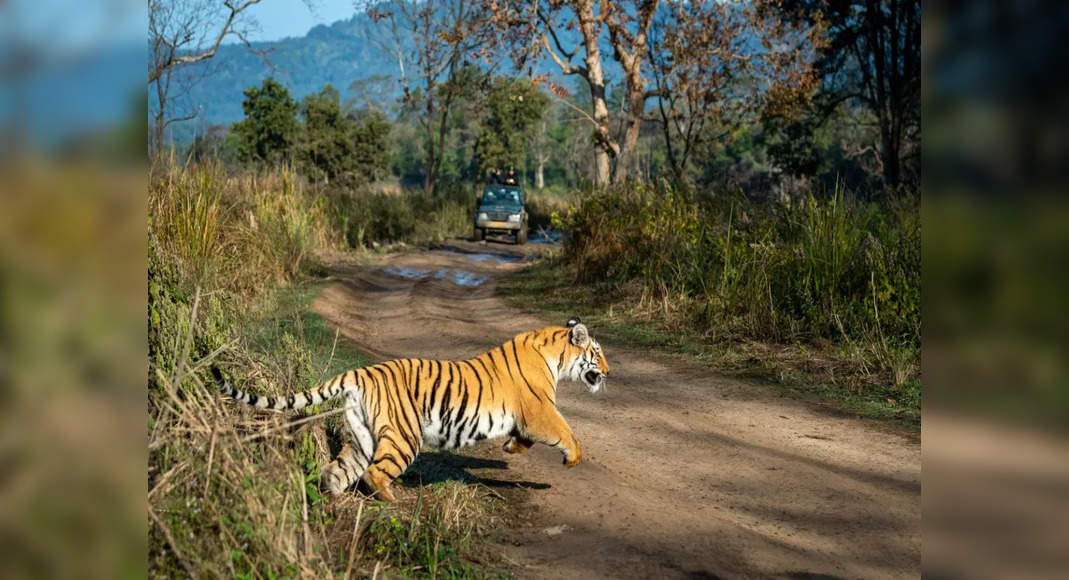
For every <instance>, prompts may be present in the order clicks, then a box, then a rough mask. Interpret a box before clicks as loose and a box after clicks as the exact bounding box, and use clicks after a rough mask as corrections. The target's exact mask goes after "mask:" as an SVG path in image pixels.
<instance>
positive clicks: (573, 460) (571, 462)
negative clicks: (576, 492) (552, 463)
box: [564, 449, 583, 467]
mask: <svg viewBox="0 0 1069 580" xmlns="http://www.w3.org/2000/svg"><path fill="white" fill-rule="evenodd" d="M582 460H583V458H582V453H580V452H579V450H578V449H576V450H575V453H574V454H573V455H572V456H571V457H568V456H567V455H565V456H564V466H565V467H575V466H576V465H579V462H580V461H582Z"/></svg>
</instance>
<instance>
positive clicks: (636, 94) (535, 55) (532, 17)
mask: <svg viewBox="0 0 1069 580" xmlns="http://www.w3.org/2000/svg"><path fill="white" fill-rule="evenodd" d="M490 4H491V5H492V7H493V9H494V11H495V14H496V16H495V23H497V24H498V26H499V27H500V28H501V29H503V30H505V31H507V32H508V33H507V34H506V35H504V39H505V42H507V43H509V44H510V46H511V48H512V49H513V56H514V59H515V60H516V62H517V64H519V65H520V66H521V67H522V66H528V67H530V63H531V62H532V61H537V60H540V59H542V58H547V57H548V58H549V59H551V60H552V61H553V62H554V63H555V64H556V65H557V67H558V68H559V69H560V71H561V73H562V74H564V75H566V76H568V75H575V76H578V77H580V78H582V79H583V80H584V81H586V86H587V87H589V89H590V111H589V112H587V111H582V110H579V109H576V110H577V111H578V112H579V113H580V114H582V115H583V116H584V118H585V119H586V120H587V121H588V122H589V123H590V125H591V127H592V129H593V135H592V137H593V139H592V140H593V143H594V183H595V184H597V185H605V184H608V183H609V182H610V180H616V181H620V180H623V179H626V178H627V177H628V176H629V174H631V172H632V171H633V170H634V167H633V165H634V164H633V163H632V156H633V151H634V149H635V146H636V145H637V143H638V137H639V130H640V128H641V124H642V121H643V117H644V115H645V109H646V100H647V99H648V98H650V97H651V96H653V93H651V92H649V91H647V87H646V85H647V79H646V78H645V77H644V76H643V74H642V67H643V66H644V63H645V62H646V51H647V36H648V32H649V27H650V22H651V21H652V18H653V16H654V14H655V13H656V12H657V7H658V5H659V4H660V0H634V1H632V2H614V1H610V0H540V1H536V2H521V1H519V0H515V1H511V2H503V3H500V4H499V3H497V2H491V3H490ZM565 31H578V32H579V39H578V41H576V42H575V43H574V44H572V43H569V41H568V38H567V35H566V34H565ZM605 40H607V41H608V44H609V46H611V47H612V50H611V56H612V58H613V59H615V60H616V61H617V62H618V63H620V66H621V68H623V70H624V87H625V94H624V97H623V101H624V106H623V109H624V111H625V113H626V119H625V121H624V123H623V127H624V128H623V139H622V141H621V140H618V139H617V138H616V136H615V135H614V131H613V130H612V129H613V128H612V124H611V120H610V117H609V106H608V102H607V100H606V91H605V86H606V77H605V69H604V66H603V59H604V58H605V57H606V56H607V55H603V54H602V42H603V41H605ZM529 70H530V68H529ZM566 104H567V103H566ZM573 108H574V107H573ZM614 168H615V171H614V170H613V169H614Z"/></svg>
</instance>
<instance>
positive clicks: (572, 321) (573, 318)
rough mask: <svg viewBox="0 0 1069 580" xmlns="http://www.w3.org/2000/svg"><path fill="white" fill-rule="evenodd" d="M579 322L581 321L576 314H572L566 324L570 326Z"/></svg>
mask: <svg viewBox="0 0 1069 580" xmlns="http://www.w3.org/2000/svg"><path fill="white" fill-rule="evenodd" d="M580 322H582V320H579V317H578V316H573V317H571V318H569V319H568V324H567V325H566V326H567V327H568V328H571V327H573V326H575V325H576V324H579V323H580Z"/></svg>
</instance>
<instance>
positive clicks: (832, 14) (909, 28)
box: [783, 0, 921, 187]
mask: <svg viewBox="0 0 1069 580" xmlns="http://www.w3.org/2000/svg"><path fill="white" fill-rule="evenodd" d="M783 8H784V17H785V18H787V19H792V20H801V21H806V22H813V21H814V18H815V16H814V15H818V14H819V15H820V18H822V19H824V20H826V21H827V25H828V28H827V40H828V45H827V47H826V48H825V49H824V51H823V53H822V55H821V58H820V60H819V61H818V62H817V67H818V69H819V71H820V73H821V78H822V80H823V87H822V93H823V94H822V95H821V97H822V98H821V99H820V102H818V103H817V106H818V107H820V110H821V111H822V113H823V115H825V116H827V115H830V114H831V113H832V112H833V111H834V110H835V107H836V106H837V105H838V104H840V103H843V102H855V103H859V104H861V105H862V106H864V107H865V108H866V109H867V110H868V111H870V112H871V113H872V115H873V116H874V117H875V119H876V123H877V125H878V126H879V132H880V134H879V151H880V155H879V160H880V165H881V167H880V172H881V174H882V177H883V181H884V183H885V184H886V185H887V186H889V187H895V186H897V185H899V184H900V183H902V182H903V180H904V179H908V180H909V181H910V182H915V181H916V180H917V179H919V175H918V174H917V173H916V171H917V170H918V168H919V165H918V164H917V163H916V161H917V160H918V159H919V156H920V116H921V114H920V112H921V106H920V89H921V67H920V59H921V3H920V0H789V1H784V2H783ZM905 161H913V162H914V163H912V169H913V172H911V173H910V174H908V175H907V174H904V172H903V163H904V162H905Z"/></svg>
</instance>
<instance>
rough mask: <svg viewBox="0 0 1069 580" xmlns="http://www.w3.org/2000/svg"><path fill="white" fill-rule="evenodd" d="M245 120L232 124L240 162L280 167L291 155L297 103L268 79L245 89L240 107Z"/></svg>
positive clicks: (283, 89) (286, 91) (296, 130)
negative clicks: (273, 164) (237, 141)
mask: <svg viewBox="0 0 1069 580" xmlns="http://www.w3.org/2000/svg"><path fill="white" fill-rule="evenodd" d="M241 108H242V110H244V111H245V118H244V119H242V120H241V121H238V122H237V123H234V127H233V132H234V134H236V135H237V136H238V140H239V144H240V147H239V153H240V156H241V159H242V161H254V162H261V163H280V162H283V161H288V160H289V159H290V158H291V156H292V153H293V147H294V145H295V144H296V141H297V135H298V131H299V129H300V126H299V125H298V123H297V103H296V101H294V100H293V97H291V96H290V92H289V90H287V89H286V87H284V86H282V85H281V84H279V83H278V81H276V80H275V79H274V78H271V77H268V78H267V79H265V80H264V82H263V84H262V85H261V86H260V87H259V88H257V87H249V88H247V89H245V100H244V101H242V103H241Z"/></svg>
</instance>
